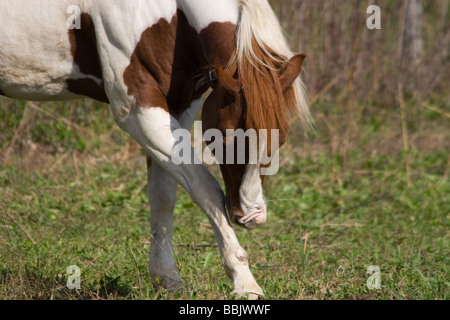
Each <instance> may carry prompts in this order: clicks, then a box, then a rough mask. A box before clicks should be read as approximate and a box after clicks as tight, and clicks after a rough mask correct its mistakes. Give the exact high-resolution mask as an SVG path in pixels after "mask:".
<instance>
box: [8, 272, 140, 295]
mask: <svg viewBox="0 0 450 320" xmlns="http://www.w3.org/2000/svg"><path fill="white" fill-rule="evenodd" d="M66 281H67V279H66V276H61V275H57V276H55V277H47V276H45V275H40V274H37V273H36V272H31V271H25V272H23V273H19V274H18V273H17V272H15V271H14V270H11V269H1V270H0V298H1V299H6V300H117V299H119V300H121V299H130V298H133V297H134V296H133V289H132V288H131V287H130V286H127V285H124V284H123V283H121V281H120V276H118V277H110V276H107V275H104V276H103V277H102V278H100V280H99V281H98V282H97V281H95V282H94V283H89V284H83V282H82V283H81V289H79V290H70V289H68V288H67V286H66Z"/></svg>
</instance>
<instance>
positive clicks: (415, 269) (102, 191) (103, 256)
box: [0, 110, 450, 300]
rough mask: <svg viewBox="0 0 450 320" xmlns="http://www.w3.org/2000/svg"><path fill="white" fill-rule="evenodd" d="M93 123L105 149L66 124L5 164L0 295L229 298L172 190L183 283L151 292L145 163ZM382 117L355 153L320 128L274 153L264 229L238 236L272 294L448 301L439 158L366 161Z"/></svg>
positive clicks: (410, 155) (213, 256) (208, 239)
mask: <svg viewBox="0 0 450 320" xmlns="http://www.w3.org/2000/svg"><path fill="white" fill-rule="evenodd" d="M63 115H64V113H63ZM102 115H103V110H98V111H95V112H94V113H93V119H94V121H93V122H92V124H91V125H90V126H89V125H88V123H86V124H85V125H83V128H85V129H86V130H91V132H96V130H97V131H98V139H100V140H101V143H97V144H92V143H91V142H90V141H91V140H88V139H87V138H86V137H84V136H83V135H77V133H76V132H75V130H73V131H72V132H71V133H70V134H69V135H67V130H64V133H63V134H62V135H61V136H58V135H56V136H53V138H52V139H53V140H52V141H53V142H52V141H50V142H46V141H45V140H42V139H40V138H39V136H38V139H37V142H36V143H38V142H39V146H42V145H43V146H44V147H43V150H47V149H48V148H46V147H45V145H46V143H51V144H52V145H53V144H55V141H60V140H61V141H74V144H71V145H70V146H68V147H67V148H66V149H63V150H59V151H54V152H47V153H45V156H44V153H43V152H41V151H39V150H41V149H39V150H38V152H35V153H34V154H33V155H32V158H31V159H29V157H27V155H26V154H25V155H24V154H23V153H22V154H21V153H20V152H19V151H15V153H12V155H11V156H10V158H11V159H10V161H9V163H8V164H6V165H2V166H0V195H1V196H0V257H1V259H0V299H224V298H230V292H231V291H232V284H231V282H230V281H229V280H228V278H227V277H226V275H225V272H224V270H223V267H222V265H221V262H220V256H219V252H218V249H217V247H216V243H215V239H214V236H213V234H212V230H211V229H209V228H208V227H207V226H206V227H205V224H207V223H208V220H207V218H206V216H205V215H204V214H203V213H202V212H201V210H200V209H198V208H197V207H196V206H194V205H193V204H192V202H191V200H190V199H189V197H188V196H187V194H186V193H185V192H184V190H182V189H181V188H180V189H179V200H178V202H177V205H176V208H175V232H174V243H175V248H174V250H175V256H176V260H177V263H178V266H179V269H180V272H181V275H182V277H183V279H184V280H185V281H186V283H187V284H189V285H190V287H189V288H190V289H189V290H187V291H186V292H185V293H183V294H175V295H172V294H170V293H168V292H167V291H165V290H163V289H159V288H156V287H154V286H153V285H152V284H151V282H150V277H149V273H148V270H147V264H148V253H149V240H150V217H149V205H148V203H147V196H146V166H145V159H144V158H143V156H142V155H141V154H140V153H139V151H137V152H136V151H133V150H132V148H130V146H129V145H128V140H127V136H126V135H125V134H123V133H121V132H120V131H119V130H118V129H117V128H115V127H114V126H113V125H112V119H111V117H108V118H106V119H108V120H107V121H106V122H105V121H103V122H102V121H95V120H96V119H101V118H102ZM65 116H66V117H67V118H70V119H72V117H71V116H70V114H65ZM380 118H383V117H380ZM61 119H62V116H61V117H60V120H58V121H62V120H61ZM374 119H376V118H374ZM438 120H439V119H434V120H433V125H434V126H437V128H438V129H436V130H440V129H439V128H442V127H440V126H438V125H437V124H436V123H438V122H439V121H438ZM42 121H50V120H49V118H45V117H44V119H42ZM52 121H53V120H52ZM377 121H379V122H377ZM382 121H383V120H381V119H380V120H372V121H368V122H367V123H362V124H361V127H360V131H358V136H359V137H360V138H359V139H360V140H358V141H362V142H361V145H359V144H358V143H355V144H354V145H353V146H352V147H351V148H338V149H337V150H338V152H336V151H335V150H334V151H333V148H328V146H329V145H331V141H332V140H333V139H332V137H331V135H329V133H327V130H326V129H325V127H324V126H323V124H322V123H321V122H320V121H318V126H319V128H318V129H319V130H318V134H317V136H316V137H315V138H314V139H313V141H312V143H311V144H310V145H297V146H296V147H295V148H294V147H293V145H294V144H297V140H296V138H295V137H293V139H292V140H291V144H290V145H288V146H286V147H285V148H284V149H283V153H284V154H283V156H282V159H283V160H282V161H283V162H282V167H281V171H280V173H279V174H278V175H276V176H274V177H269V178H268V179H267V180H266V183H265V196H266V198H267V203H268V209H269V212H268V213H269V220H268V222H267V224H266V225H264V226H262V227H260V228H259V229H256V230H254V231H251V232H250V231H246V230H242V229H238V228H236V233H237V235H238V237H239V239H240V242H241V244H242V246H243V247H244V248H245V249H246V251H247V253H248V255H249V260H250V267H251V270H252V272H253V273H254V276H255V277H256V279H257V281H258V282H259V284H260V285H261V287H262V288H263V290H264V292H265V294H266V297H267V298H268V299H283V300H284V299H286V300H289V299H293V300H298V299H449V298H450V297H449V271H448V265H449V263H450V261H449V256H450V255H449V234H448V230H449V224H450V223H449V218H450V217H449V213H450V196H449V195H450V183H449V180H448V174H449V172H448V170H449V169H448V152H445V151H444V149H443V148H440V147H438V148H436V149H434V150H428V151H426V152H419V151H417V150H412V151H410V152H393V153H381V152H379V153H378V152H375V153H370V154H368V153H367V152H366V148H367V146H368V145H370V143H372V142H373V141H374V140H376V139H378V137H379V135H380V133H383V132H384V131H385V130H387V128H388V127H389V126H391V125H392V123H391V124H390V125H387V124H383V122H382ZM19 123H20V117H18V120H17V121H16V122H15V124H13V125H12V127H11V130H9V131H8V130H6V131H4V132H6V133H5V134H4V135H3V137H7V136H9V137H10V136H13V134H14V128H17V127H18V126H19ZM62 123H64V121H62ZM445 125H447V124H446V123H445V121H444V122H443V125H442V126H443V127H445ZM36 126H39V127H40V128H44V129H45V127H44V126H43V125H42V122H37V123H36ZM65 128H68V126H67V124H66V126H65ZM35 129H36V128H34V129H33V128H30V131H31V132H34V131H33V130H35ZM46 130H49V131H51V132H53V130H55V129H54V127H51V126H49V127H48V128H47V129H46ZM391 130H393V129H391ZM69 131H70V130H69ZM56 132H57V133H58V132H59V131H56ZM44 133H45V132H44ZM95 134H97V133H95ZM71 135H75V136H81V137H82V139H83V141H84V142H83V143H84V144H85V145H87V146H89V148H87V151H85V150H84V149H81V150H80V148H78V146H79V143H78V142H77V139H75V138H73V136H71ZM30 136H31V137H32V138H33V137H35V133H32V134H30ZM58 139H59V140H58ZM398 139H401V138H398ZM5 140H8V139H7V138H5ZM10 140H11V139H9V141H10ZM57 143H58V144H59V142H57ZM61 145H63V144H62V142H61ZM324 146H327V147H324ZM130 150H131V151H130ZM3 151H4V150H3ZM41 158H42V159H43V160H42V159H41ZM39 159H41V160H39ZM407 162H409V164H410V185H408V179H407V175H406V173H405V172H406V169H405V163H407ZM212 170H214V172H217V168H212ZM135 259H136V263H137V267H138V270H139V272H137V269H136V263H135ZM71 265H77V266H79V267H80V268H81V281H82V283H81V290H73V291H72V290H68V289H67V288H66V281H67V277H68V275H66V268H67V267H69V266H71ZM372 265H377V266H379V267H380V269H381V290H375V291H371V290H369V289H368V288H367V286H366V281H367V279H368V277H369V275H368V274H367V273H366V271H367V268H368V267H369V266H372Z"/></svg>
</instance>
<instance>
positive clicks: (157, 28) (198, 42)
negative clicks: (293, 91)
mask: <svg viewBox="0 0 450 320" xmlns="http://www.w3.org/2000/svg"><path fill="white" fill-rule="evenodd" d="M235 30H236V26H235V25H232V24H230V23H212V24H211V25H210V26H208V27H207V28H205V29H204V30H203V31H202V32H201V34H200V35H199V34H197V32H196V31H195V29H193V28H192V27H191V26H190V25H189V22H188V21H187V18H186V16H185V15H184V13H183V12H181V11H178V12H177V14H176V15H175V16H174V17H173V18H172V20H171V21H170V22H169V21H167V20H165V19H160V20H159V21H158V22H157V23H156V24H154V25H153V26H151V27H149V28H148V29H146V30H145V31H144V32H143V33H142V35H141V39H140V41H139V43H138V44H137V46H136V49H135V50H134V52H133V54H132V56H131V60H130V65H129V66H128V67H127V69H126V70H125V73H124V81H125V84H126V85H127V87H128V94H129V95H131V96H133V97H134V98H135V99H136V102H137V104H138V105H139V106H141V107H144V108H145V107H161V108H163V109H164V110H167V111H169V112H170V113H171V114H172V115H177V114H179V113H180V112H182V111H184V110H185V109H187V108H188V107H189V106H190V103H191V102H192V101H193V100H195V99H197V98H199V97H200V96H201V95H202V94H203V93H204V92H205V91H206V90H207V89H208V86H206V87H205V86H203V87H202V88H199V89H198V90H197V91H196V90H195V85H196V83H197V82H198V80H200V79H201V77H202V76H204V75H205V74H207V72H208V70H209V69H210V68H211V66H214V65H215V64H223V65H225V64H226V63H227V62H228V60H229V59H230V57H231V55H232V53H233V51H234V48H235V40H234V37H235V35H234V34H235V33H234V31H235ZM229 41H231V45H230V43H229Z"/></svg>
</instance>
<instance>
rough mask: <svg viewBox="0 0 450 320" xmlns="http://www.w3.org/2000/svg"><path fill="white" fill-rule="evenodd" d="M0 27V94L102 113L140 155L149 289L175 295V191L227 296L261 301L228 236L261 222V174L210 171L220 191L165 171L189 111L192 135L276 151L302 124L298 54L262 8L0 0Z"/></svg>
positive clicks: (199, 1)
mask: <svg viewBox="0 0 450 320" xmlns="http://www.w3.org/2000/svg"><path fill="white" fill-rule="evenodd" d="M0 21H2V28H0V94H1V95H4V96H6V97H9V98H16V99H24V100H32V101H56V100H71V99H79V98H85V97H88V98H92V99H95V100H97V101H100V102H104V103H107V104H109V108H110V111H111V113H112V115H113V117H114V120H115V122H116V124H117V125H118V126H119V127H120V128H121V129H122V130H124V131H125V132H127V133H128V134H129V135H131V137H132V138H133V139H134V140H136V141H137V143H138V144H139V145H140V146H141V147H142V148H143V150H144V151H145V153H146V155H147V156H148V157H147V159H148V161H147V167H148V177H147V178H148V197H149V203H150V208H151V209H150V215H151V235H152V237H151V247H150V259H149V271H150V275H151V278H152V281H153V283H154V284H155V285H159V286H163V287H165V288H167V289H170V290H172V291H176V290H182V288H183V280H182V279H181V277H180V273H179V270H178V268H177V266H176V263H175V260H174V256H173V240H172V235H173V210H174V206H175V202H176V199H177V187H178V185H181V186H182V187H183V188H184V189H185V190H186V191H187V192H188V194H189V196H190V197H191V199H192V201H193V202H194V203H195V204H196V205H197V206H199V207H200V208H201V209H202V211H204V213H205V214H206V215H207V217H208V219H209V221H210V224H211V227H212V230H213V232H214V235H215V238H216V241H217V243H218V248H219V251H220V254H221V258H222V264H223V267H224V269H225V272H226V274H227V275H228V277H229V278H230V280H231V281H232V282H233V292H232V293H233V294H235V295H236V296H237V297H238V298H239V297H247V298H250V299H256V298H258V297H262V296H264V292H263V290H262V288H261V287H260V286H259V285H258V283H257V281H256V280H255V278H254V276H253V275H252V273H251V271H250V268H249V262H248V256H247V253H246V252H245V250H244V249H243V248H242V247H241V245H240V244H239V242H238V239H237V237H236V235H235V233H234V229H233V225H238V226H240V227H244V228H247V229H253V228H255V227H257V226H259V225H261V224H263V223H264V222H266V218H267V207H266V203H265V200H264V196H263V192H262V190H263V189H262V184H263V180H264V176H263V175H261V170H262V168H263V167H264V165H263V164H261V162H258V163H256V164H255V163H249V162H247V163H240V164H237V163H223V164H220V170H221V173H222V177H223V180H224V183H225V192H224V191H223V190H222V187H221V185H220V184H219V182H218V181H217V180H216V179H215V178H214V176H213V175H212V174H211V173H210V171H209V170H208V169H207V167H206V166H205V165H203V164H189V163H181V164H175V162H174V161H173V157H172V155H173V153H172V151H173V149H174V146H175V145H176V144H177V141H176V139H175V138H174V136H173V132H174V131H175V130H178V129H186V130H188V129H189V128H191V126H192V124H193V122H194V120H195V118H196V116H197V115H198V114H199V113H200V110H202V111H201V119H202V123H203V130H208V129H217V130H220V131H221V132H226V131H227V130H230V129H233V130H237V129H242V130H247V129H255V130H261V129H266V130H274V129H275V130H277V131H278V132H279V135H278V137H277V139H278V142H279V146H282V145H283V144H284V143H285V142H286V140H287V138H288V134H289V123H290V119H291V118H292V117H295V118H297V119H299V120H300V122H301V124H303V125H304V126H305V127H308V126H309V125H310V124H311V123H312V120H311V116H310V113H309V110H308V105H307V101H306V93H305V86H304V84H303V82H302V80H301V77H300V73H301V70H302V64H303V61H304V59H305V55H302V54H294V53H293V52H292V51H291V50H290V48H289V46H288V44H287V41H286V38H285V36H284V35H283V31H282V28H281V26H280V23H279V21H278V19H277V17H276V15H275V14H274V12H273V10H272V8H271V7H270V4H269V3H268V2H267V0H221V1H210V0H134V1H121V0H90V1H84V0H60V1H53V0H15V1H8V0H0ZM270 139H271V136H268V137H266V140H270ZM228 140H229V139H228ZM228 140H227V139H224V140H223V141H221V143H223V144H224V145H226V144H228V145H229V144H230V143H234V142H233V141H231V142H230V141H228ZM245 148H246V149H248V148H249V145H248V143H247V144H245ZM275 151H276V150H271V151H270V152H271V153H273V152H275ZM230 157H231V158H233V156H230ZM247 158H248V157H247Z"/></svg>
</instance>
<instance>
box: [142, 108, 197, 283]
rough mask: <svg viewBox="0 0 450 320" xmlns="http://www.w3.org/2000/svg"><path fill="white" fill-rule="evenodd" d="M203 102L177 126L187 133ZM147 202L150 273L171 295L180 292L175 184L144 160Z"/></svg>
mask: <svg viewBox="0 0 450 320" xmlns="http://www.w3.org/2000/svg"><path fill="white" fill-rule="evenodd" d="M201 103H202V99H199V100H197V101H194V102H193V103H192V104H191V106H190V107H189V108H188V109H187V110H186V111H185V112H183V113H182V114H181V116H180V118H179V122H180V125H181V126H182V127H183V128H184V129H186V130H188V129H189V128H190V127H191V126H192V123H193V122H194V120H195V117H196V115H197V113H198V111H199V110H200V108H201ZM147 172H148V180H147V181H148V199H149V203H150V215H151V234H152V236H151V241H150V259H149V271H150V276H151V278H152V281H153V283H154V284H155V285H156V286H159V285H162V286H163V287H164V288H167V289H169V290H171V291H177V290H182V289H183V284H182V279H181V277H180V274H179V271H178V268H177V266H176V263H175V259H174V254H173V210H174V208H175V203H176V200H177V189H178V183H177V182H176V181H175V180H174V179H173V178H172V177H171V176H170V174H169V173H167V172H166V171H164V170H163V169H162V168H161V166H160V165H159V164H158V163H156V162H155V161H152V160H151V158H150V157H147Z"/></svg>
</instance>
